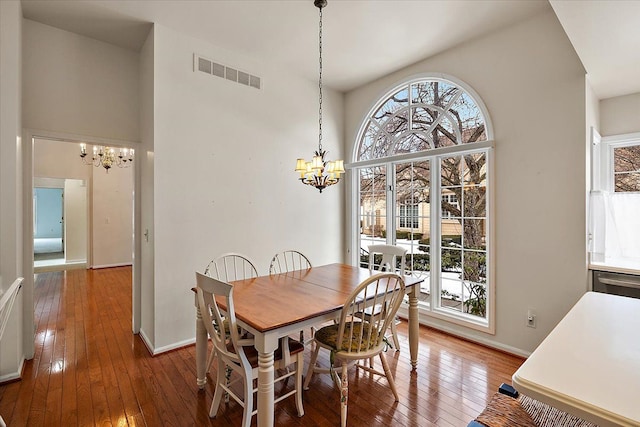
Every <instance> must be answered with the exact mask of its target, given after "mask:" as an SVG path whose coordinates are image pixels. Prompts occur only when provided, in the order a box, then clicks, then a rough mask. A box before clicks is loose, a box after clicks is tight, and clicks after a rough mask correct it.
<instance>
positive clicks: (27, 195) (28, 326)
mask: <svg viewBox="0 0 640 427" xmlns="http://www.w3.org/2000/svg"><path fill="white" fill-rule="evenodd" d="M38 138H41V139H48V140H52V141H61V142H78V143H80V142H84V143H87V144H92V145H108V146H115V147H120V146H127V147H135V148H137V147H139V146H140V145H141V144H140V142H139V141H128V140H115V139H109V138H99V137H94V136H86V135H79V134H72V133H64V132H55V131H46V130H38V129H28V128H25V129H23V132H22V141H23V144H22V150H23V152H22V159H23V162H22V190H23V192H22V194H23V200H22V212H23V230H24V234H23V236H22V271H23V272H24V282H23V323H22V324H23V328H24V329H23V331H24V334H23V337H24V340H23V348H24V353H25V357H26V358H27V359H33V356H34V353H35V334H36V329H35V307H34V269H33V181H34V179H33V178H34V177H33V153H34V149H33V144H34V139H38ZM136 151H138V150H136ZM138 157H139V156H136V157H135V158H134V162H133V167H134V168H135V169H134V173H133V176H134V178H133V179H134V199H133V248H132V251H133V271H132V292H131V293H132V314H131V317H132V331H133V333H134V334H137V333H138V332H139V330H140V321H141V301H140V294H141V281H140V279H139V278H140V274H137V272H139V271H140V268H141V264H140V259H141V256H140V255H141V254H140V217H139V215H137V213H136V211H137V210H138V209H139V206H140V173H139V172H138V170H139V168H140V164H139V160H138ZM89 252H90V251H89V248H87V256H88V254H89ZM87 261H88V260H87Z"/></svg>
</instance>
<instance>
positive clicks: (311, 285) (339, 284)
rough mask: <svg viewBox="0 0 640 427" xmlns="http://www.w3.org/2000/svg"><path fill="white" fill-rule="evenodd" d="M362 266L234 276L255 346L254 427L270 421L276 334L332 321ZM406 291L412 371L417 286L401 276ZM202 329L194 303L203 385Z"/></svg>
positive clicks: (241, 319)
mask: <svg viewBox="0 0 640 427" xmlns="http://www.w3.org/2000/svg"><path fill="white" fill-rule="evenodd" d="M371 274H372V273H371V272H370V271H369V270H368V269H366V268H360V267H354V266H351V265H347V264H339V263H338V264H329V265H323V266H319V267H312V268H309V269H306V270H297V271H292V272H287V273H280V274H271V275H268V276H260V277H256V278H251V279H246V280H238V281H234V282H232V284H233V300H234V306H235V312H236V318H237V321H238V324H239V325H240V326H241V327H242V328H244V329H246V330H248V331H249V332H251V333H252V334H253V335H254V336H255V347H256V349H257V350H258V392H257V394H258V399H257V400H258V413H257V417H258V426H259V427H272V426H273V423H274V383H273V380H274V367H273V361H274V356H273V355H274V351H275V350H276V349H277V347H278V341H279V339H280V338H281V337H284V336H288V335H291V334H296V333H298V332H299V331H300V330H303V329H306V328H309V327H311V326H313V325H317V324H318V323H321V322H323V321H328V320H333V319H335V318H336V317H337V316H339V315H340V310H341V309H342V307H343V305H344V303H345V301H346V299H347V297H348V296H349V294H350V293H351V292H352V291H353V290H354V289H355V288H356V287H357V286H358V285H359V284H360V283H361V282H362V281H363V280H365V279H366V278H368V277H370V276H371ZM404 280H405V286H406V289H407V294H408V295H409V351H410V359H411V366H412V369H414V370H415V368H416V365H417V362H418V329H419V324H418V290H419V289H418V288H419V286H416V285H418V284H419V283H421V282H422V281H423V279H422V278H418V277H412V276H405V277H404ZM207 342H208V336H207V330H206V328H205V326H204V324H203V321H202V316H201V315H200V312H199V310H198V306H197V303H196V369H197V384H198V386H199V387H200V388H204V386H205V384H206V381H207V379H206V369H207V367H206V359H207Z"/></svg>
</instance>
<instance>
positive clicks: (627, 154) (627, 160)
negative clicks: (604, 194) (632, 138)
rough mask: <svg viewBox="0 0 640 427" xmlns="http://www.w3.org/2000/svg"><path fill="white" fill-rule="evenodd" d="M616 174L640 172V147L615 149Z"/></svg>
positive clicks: (614, 163)
mask: <svg viewBox="0 0 640 427" xmlns="http://www.w3.org/2000/svg"><path fill="white" fill-rule="evenodd" d="M613 166H614V171H615V172H640V145H632V146H630V147H618V148H614V149H613Z"/></svg>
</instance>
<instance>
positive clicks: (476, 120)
mask: <svg viewBox="0 0 640 427" xmlns="http://www.w3.org/2000/svg"><path fill="white" fill-rule="evenodd" d="M451 111H452V112H455V114H453V116H455V117H456V119H457V120H458V123H456V126H457V127H458V128H459V129H461V130H462V143H464V144H467V143H471V142H478V141H486V140H487V135H486V132H485V127H484V118H483V117H482V113H481V111H480V108H478V106H477V105H476V103H475V102H473V100H472V99H471V98H470V97H469V96H468V95H467V94H466V93H462V95H461V96H460V97H459V98H458V99H457V100H456V101H455V102H454V103H453V105H452V106H451Z"/></svg>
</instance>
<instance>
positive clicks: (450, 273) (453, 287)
mask: <svg viewBox="0 0 640 427" xmlns="http://www.w3.org/2000/svg"><path fill="white" fill-rule="evenodd" d="M440 264H441V273H440V274H441V278H442V282H441V289H440V306H441V307H444V308H448V309H451V310H455V311H460V312H462V301H463V300H462V298H463V286H462V277H461V271H460V270H461V268H460V267H461V265H462V251H461V250H459V249H445V246H444V245H443V247H442V250H441V258H440Z"/></svg>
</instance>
